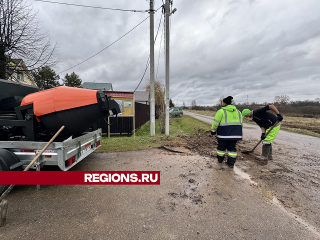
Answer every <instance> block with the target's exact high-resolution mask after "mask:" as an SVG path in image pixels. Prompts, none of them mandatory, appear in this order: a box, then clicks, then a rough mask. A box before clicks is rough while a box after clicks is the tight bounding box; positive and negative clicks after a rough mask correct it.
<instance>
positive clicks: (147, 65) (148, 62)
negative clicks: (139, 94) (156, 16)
mask: <svg viewBox="0 0 320 240" xmlns="http://www.w3.org/2000/svg"><path fill="white" fill-rule="evenodd" d="M161 7H162V6H161ZM158 9H159V8H158ZM162 15H163V14H161V17H160V22H159V25H158V30H157V34H156V37H155V40H154V44H155V43H156V41H157V37H158V33H159V28H160V25H161V21H162ZM149 64H150V54H149V57H148V60H147V64H146V68H145V70H144V73H143V75H142V78H141V80H140V82H139V84H138V86H137V87H136V88H135V90H134V92H135V91H137V89H138V88H139V86H140V84H141V82H142V80H143V78H144V76H145V74H146V72H147V70H148V68H149Z"/></svg>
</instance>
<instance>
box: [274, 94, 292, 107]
mask: <svg viewBox="0 0 320 240" xmlns="http://www.w3.org/2000/svg"><path fill="white" fill-rule="evenodd" d="M289 101H290V97H289V96H287V95H280V96H275V97H274V103H277V104H279V105H282V106H283V105H287V104H289Z"/></svg>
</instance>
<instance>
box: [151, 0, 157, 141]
mask: <svg viewBox="0 0 320 240" xmlns="http://www.w3.org/2000/svg"><path fill="white" fill-rule="evenodd" d="M153 5H154V0H150V136H155V126H156V125H155V121H156V120H155V97H154V9H153V8H154V7H153Z"/></svg>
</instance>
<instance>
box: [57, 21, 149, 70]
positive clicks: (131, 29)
mask: <svg viewBox="0 0 320 240" xmlns="http://www.w3.org/2000/svg"><path fill="white" fill-rule="evenodd" d="M149 17H150V16H148V17H146V18H145V19H144V20H142V21H141V22H140V23H139V24H138V25H136V26H135V27H133V28H132V29H131V30H130V31H128V32H127V33H125V34H124V35H122V36H121V37H120V38H118V39H117V40H115V41H114V42H113V43H111V44H109V45H108V46H106V47H105V48H104V49H102V50H100V51H99V52H97V53H96V54H94V55H92V56H91V57H89V58H87V59H86V60H83V61H82V62H80V63H78V64H76V65H74V66H73V67H70V68H68V69H66V70H63V71H61V72H60V73H63V72H66V71H68V70H70V69H72V68H74V67H77V66H79V65H80V64H82V63H84V62H86V61H88V60H90V59H91V58H93V57H95V56H97V55H98V54H99V53H101V52H103V51H104V50H106V49H107V48H109V47H111V46H112V45H113V44H115V43H116V42H118V41H119V40H120V39H122V38H123V37H124V36H126V35H128V34H129V33H130V32H132V31H133V30H134V29H135V28H137V27H138V26H139V25H141V24H142V23H143V22H144V21H146V20H147V19H148V18H149ZM60 73H59V74H60Z"/></svg>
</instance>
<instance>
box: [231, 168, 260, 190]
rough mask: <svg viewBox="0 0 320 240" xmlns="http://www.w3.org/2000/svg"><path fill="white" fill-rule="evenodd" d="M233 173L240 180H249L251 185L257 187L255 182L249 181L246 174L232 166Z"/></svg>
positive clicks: (249, 178)
mask: <svg viewBox="0 0 320 240" xmlns="http://www.w3.org/2000/svg"><path fill="white" fill-rule="evenodd" d="M233 171H234V173H235V174H237V175H238V176H240V177H241V178H243V179H246V180H249V181H250V184H251V185H254V186H258V184H257V183H256V182H255V181H252V180H251V177H250V175H249V174H248V173H245V172H244V171H242V170H241V169H240V168H238V167H236V166H234V168H233Z"/></svg>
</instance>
